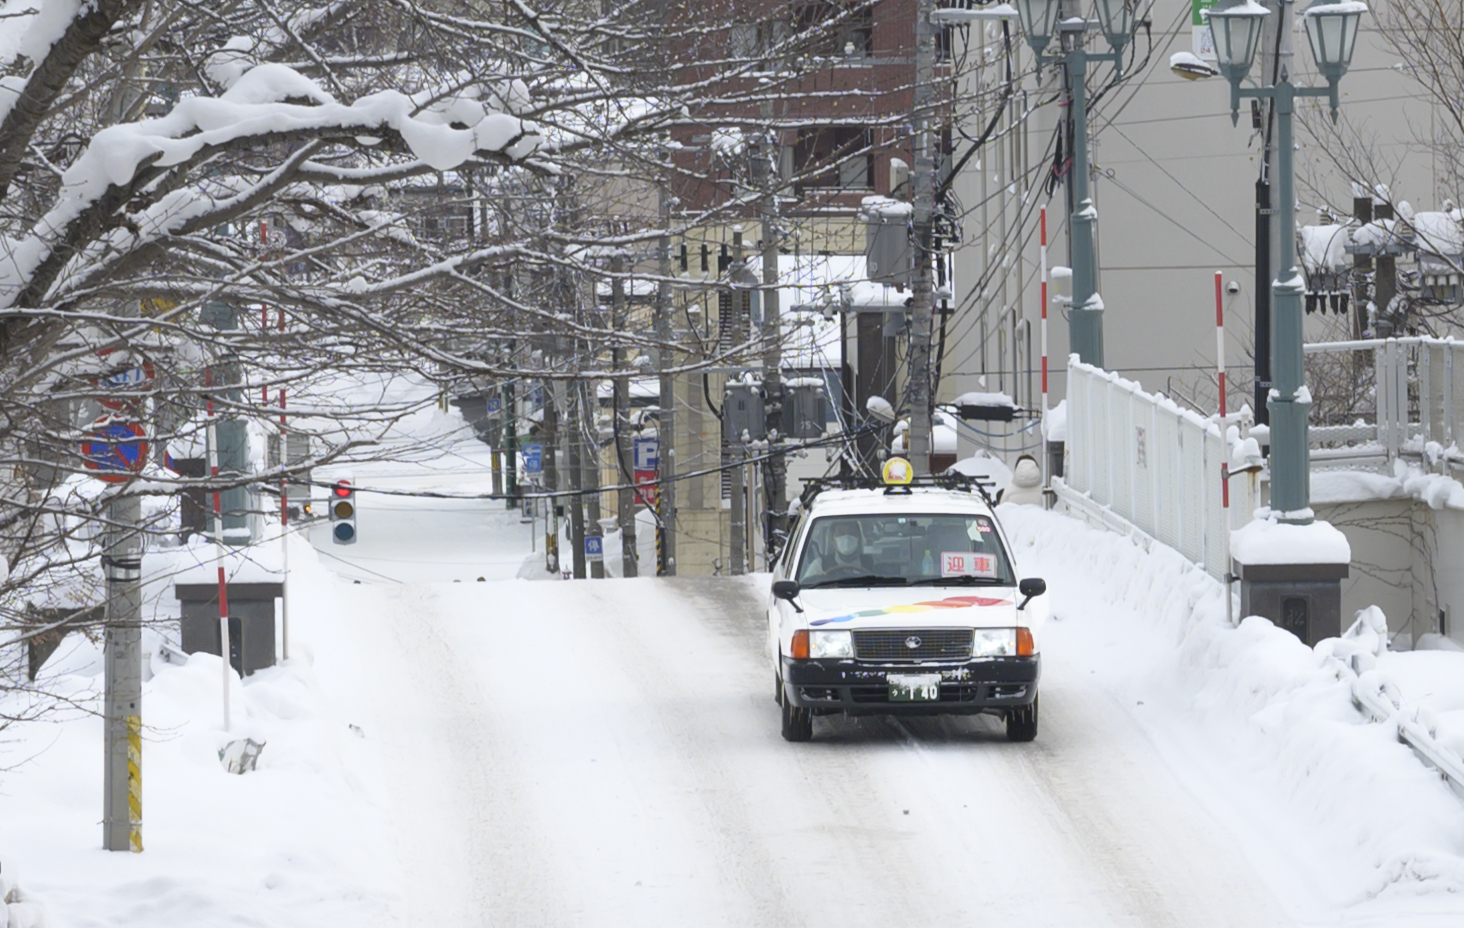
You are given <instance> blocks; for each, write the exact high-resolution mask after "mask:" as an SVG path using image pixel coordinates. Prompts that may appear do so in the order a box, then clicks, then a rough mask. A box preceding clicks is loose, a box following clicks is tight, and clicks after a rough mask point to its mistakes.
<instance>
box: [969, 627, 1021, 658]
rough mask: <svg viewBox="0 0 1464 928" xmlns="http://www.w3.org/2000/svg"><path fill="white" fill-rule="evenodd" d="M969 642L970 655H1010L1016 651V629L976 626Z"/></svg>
mask: <svg viewBox="0 0 1464 928" xmlns="http://www.w3.org/2000/svg"><path fill="white" fill-rule="evenodd" d="M971 644H972V647H971V656H972V657H1010V656H1011V655H1013V654H1016V653H1017V630H1016V629H1015V628H978V629H976V632H975V640H974V641H973V642H972V643H971Z"/></svg>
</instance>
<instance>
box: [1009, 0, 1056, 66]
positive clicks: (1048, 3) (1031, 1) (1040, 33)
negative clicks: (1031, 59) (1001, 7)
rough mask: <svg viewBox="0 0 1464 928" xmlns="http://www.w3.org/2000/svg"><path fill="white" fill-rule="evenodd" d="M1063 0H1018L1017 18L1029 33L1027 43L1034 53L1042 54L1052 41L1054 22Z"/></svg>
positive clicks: (1023, 28) (1024, 30) (1023, 29)
mask: <svg viewBox="0 0 1464 928" xmlns="http://www.w3.org/2000/svg"><path fill="white" fill-rule="evenodd" d="M1060 5H1061V0H1017V19H1019V20H1020V21H1021V23H1022V31H1023V32H1025V33H1026V34H1027V44H1028V45H1030V46H1032V51H1033V53H1034V54H1037V55H1041V54H1042V51H1043V50H1044V49H1045V48H1047V45H1048V43H1050V42H1051V41H1052V32H1053V24H1054V23H1055V22H1056V21H1057V9H1058V7H1059V6H1060Z"/></svg>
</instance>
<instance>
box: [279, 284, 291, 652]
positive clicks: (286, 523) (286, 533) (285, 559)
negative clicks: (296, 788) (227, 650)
mask: <svg viewBox="0 0 1464 928" xmlns="http://www.w3.org/2000/svg"><path fill="white" fill-rule="evenodd" d="M284 327H285V311H284V309H281V310H280V328H281V329H284ZM288 437H289V436H287V435H286V434H285V388H284V387H280V463H281V464H282V465H284V464H288V457H289V455H287V454H286V453H285V449H286V448H287V447H288V445H287V441H288ZM280 470H281V473H280V571H281V573H280V649H281V650H280V656H281V658H282V659H284V660H289V659H290V481H289V478H288V477H286V476H285V474H284V467H281V468H280Z"/></svg>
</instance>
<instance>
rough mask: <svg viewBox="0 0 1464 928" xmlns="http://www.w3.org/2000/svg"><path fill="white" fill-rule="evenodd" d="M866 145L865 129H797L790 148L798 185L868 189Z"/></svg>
mask: <svg viewBox="0 0 1464 928" xmlns="http://www.w3.org/2000/svg"><path fill="white" fill-rule="evenodd" d="M869 144H870V143H869V130H868V129H862V128H859V127H857V126H831V127H826V128H818V129H801V130H799V132H798V141H797V142H796V143H795V145H794V150H793V166H794V170H795V171H796V172H797V174H798V176H799V177H800V178H801V180H800V182H799V187H800V188H829V187H833V188H837V189H840V190H869V189H872V187H873V176H874V156H873V154H871V153H870V152H869V151H868V148H869Z"/></svg>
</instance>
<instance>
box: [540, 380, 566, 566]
mask: <svg viewBox="0 0 1464 928" xmlns="http://www.w3.org/2000/svg"><path fill="white" fill-rule="evenodd" d="M539 391H540V393H541V394H542V395H543V397H544V417H543V422H542V428H543V436H542V445H543V447H542V449H541V453H542V458H541V460H542V461H543V464H542V466H543V474H544V488H545V489H546V490H548V491H549V497H548V499H547V500H545V504H546V505H547V507H548V508H547V510H546V511H545V512H544V569H545V570H546V571H548V572H549V573H551V574H557V573H559V507H560V502H559V500H560V499H561V498H562V497H559V496H555V495H554V494H555V493H557V492H558V491H559V464H558V462H557V461H556V460H555V457H556V456H557V455H558V447H559V438H558V435H559V406H558V404H557V403H556V402H555V401H554V384H553V382H552V381H549V380H541V381H539Z"/></svg>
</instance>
